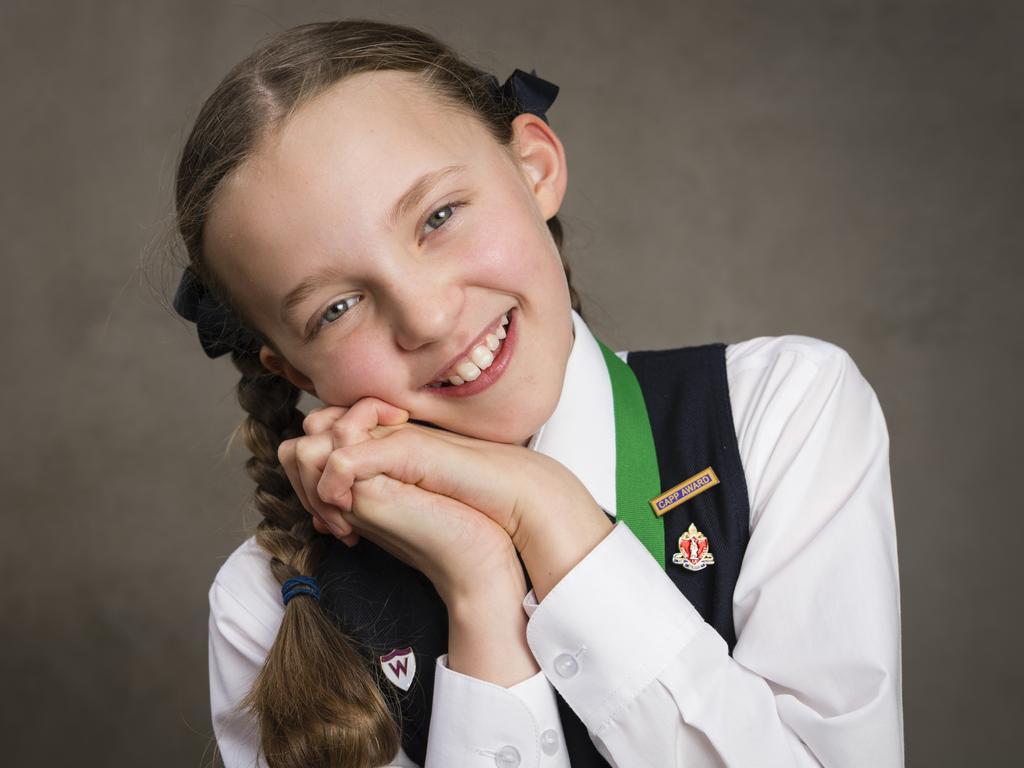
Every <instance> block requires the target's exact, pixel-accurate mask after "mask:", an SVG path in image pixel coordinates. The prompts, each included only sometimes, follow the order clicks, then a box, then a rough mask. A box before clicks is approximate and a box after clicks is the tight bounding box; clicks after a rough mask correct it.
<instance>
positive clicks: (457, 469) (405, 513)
mask: <svg viewBox="0 0 1024 768" xmlns="http://www.w3.org/2000/svg"><path fill="white" fill-rule="evenodd" d="M303 430H304V431H305V433H306V434H305V435H304V436H301V437H297V438H292V439H290V440H285V441H283V442H282V443H281V445H280V447H279V449H278V459H279V460H280V462H281V465H282V466H283V467H284V470H285V473H286V474H287V476H288V479H289V480H290V481H291V484H292V486H293V487H294V488H295V491H296V493H297V494H298V496H299V499H300V500H301V502H302V505H303V506H304V507H305V508H306V510H307V511H308V512H310V513H311V514H312V515H313V525H314V527H315V528H316V530H317V531H319V532H320V533H331V534H333V535H334V536H335V537H337V538H338V539H340V540H342V541H343V542H345V543H346V544H347V545H349V546H353V545H354V544H355V543H356V542H357V541H358V539H359V537H360V536H366V537H367V538H368V539H370V540H371V541H373V542H374V543H375V544H377V545H378V546H380V547H381V548H382V549H384V550H385V551H387V552H389V553H390V554H392V555H394V556H395V557H397V558H399V559H400V560H402V561H404V562H406V563H408V564H409V565H411V566H412V567H414V568H416V569H418V570H420V571H422V572H423V573H424V574H425V575H426V576H427V577H428V578H429V579H430V580H431V582H432V583H433V584H434V587H435V589H437V591H438V594H439V595H440V596H441V597H442V599H444V600H445V602H446V603H447V604H448V605H449V607H451V605H452V602H453V601H455V600H458V599H460V598H468V597H473V596H476V595H482V594H486V593H487V591H488V590H491V589H496V588H499V587H500V588H504V587H509V586H511V587H512V588H513V589H516V590H519V591H520V592H521V594H525V581H524V579H523V575H522V569H521V567H520V566H519V563H518V561H517V558H516V552H517V551H518V553H519V556H520V557H521V558H522V560H523V565H525V567H526V569H527V571H528V572H529V574H530V581H531V583H532V585H533V588H534V592H535V594H536V597H537V599H538V601H539V600H542V599H543V598H544V596H545V595H546V594H547V593H548V592H549V591H550V589H551V588H552V587H553V586H554V585H555V584H556V583H557V582H558V581H559V580H560V579H561V578H562V577H563V576H564V575H565V574H566V573H568V571H569V570H571V569H572V567H573V566H574V565H576V563H578V562H579V561H580V560H582V559H583V557H584V556H585V555H586V554H587V553H588V552H590V550H591V549H593V548H594V547H595V546H596V545H597V544H598V543H599V542H600V540H601V539H602V538H604V536H606V535H607V534H608V532H609V531H610V530H611V528H612V525H611V522H610V521H609V520H608V518H607V517H606V516H605V514H604V512H603V511H602V510H601V508H600V507H599V506H598V504H597V502H595V501H594V499H593V497H592V496H591V495H590V492H589V491H588V490H587V489H586V487H585V486H584V485H583V483H582V482H580V480H579V478H577V477H576V476H575V475H574V474H573V473H572V472H571V471H569V470H568V469H567V468H566V467H564V466H563V465H562V464H560V463H559V462H557V461H555V460H554V459H552V458H550V457H548V456H545V455H543V454H541V453H538V452H536V451H532V450H530V449H528V448H525V447H523V446H520V445H510V444H506V443H495V442H491V441H488V440H480V439H477V438H473V437H468V436H465V435H461V434H458V433H455V432H450V431H447V430H444V429H439V428H436V427H428V426H425V425H422V424H416V423H413V422H410V421H409V413H408V411H405V410H403V409H401V408H398V407H396V406H394V405H391V404H390V403H387V402H385V401H384V400H381V399H379V398H375V397H364V398H362V399H361V400H358V401H357V402H356V403H354V404H353V405H352V406H351V407H349V408H346V407H343V406H325V407H323V408H318V409H314V410H312V411H311V412H310V413H309V414H308V415H307V416H306V418H305V420H304V421H303Z"/></svg>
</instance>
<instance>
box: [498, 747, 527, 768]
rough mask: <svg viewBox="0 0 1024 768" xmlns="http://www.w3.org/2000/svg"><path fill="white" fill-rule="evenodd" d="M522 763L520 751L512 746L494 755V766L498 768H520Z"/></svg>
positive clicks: (503, 748)
mask: <svg viewBox="0 0 1024 768" xmlns="http://www.w3.org/2000/svg"><path fill="white" fill-rule="evenodd" d="M521 762H522V758H521V757H520V756H519V750H518V749H516V748H515V747H513V746H512V745H511V744H508V745H506V746H504V747H502V748H501V749H499V750H498V752H497V754H495V755H494V764H495V765H497V766H498V768H518V766H519V763H521Z"/></svg>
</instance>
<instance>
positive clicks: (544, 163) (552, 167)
mask: <svg viewBox="0 0 1024 768" xmlns="http://www.w3.org/2000/svg"><path fill="white" fill-rule="evenodd" d="M512 132H513V138H512V147H513V151H514V156H515V159H516V160H517V162H518V163H519V168H520V171H521V172H522V174H523V176H524V180H525V181H526V183H527V185H528V186H529V188H530V191H531V192H532V193H533V196H534V199H535V201H536V203H537V209H538V210H539V211H540V213H541V215H542V216H543V217H544V220H545V221H547V220H548V219H550V218H551V217H552V216H554V215H555V214H556V213H558V209H559V208H561V206H562V199H563V198H564V197H565V189H566V186H567V185H568V183H569V169H568V167H567V166H566V163H565V148H564V147H563V146H562V142H561V140H559V138H558V135H557V134H556V133H555V132H554V131H553V130H552V129H551V126H549V125H548V124H547V123H546V122H544V121H543V120H542V119H541V118H540V117H538V116H537V115H534V114H533V113H531V112H524V113H523V114H521V115H516V117H515V119H513V120H512Z"/></svg>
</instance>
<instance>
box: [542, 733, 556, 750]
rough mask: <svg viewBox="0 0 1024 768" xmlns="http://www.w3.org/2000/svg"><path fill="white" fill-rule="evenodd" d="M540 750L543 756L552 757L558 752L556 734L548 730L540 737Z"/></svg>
mask: <svg viewBox="0 0 1024 768" xmlns="http://www.w3.org/2000/svg"><path fill="white" fill-rule="evenodd" d="M540 748H541V749H542V750H543V751H544V754H545V755H553V754H555V752H557V751H558V734H557V733H555V732H554V731H553V730H551V729H548V730H546V731H544V733H542V734H541V735H540Z"/></svg>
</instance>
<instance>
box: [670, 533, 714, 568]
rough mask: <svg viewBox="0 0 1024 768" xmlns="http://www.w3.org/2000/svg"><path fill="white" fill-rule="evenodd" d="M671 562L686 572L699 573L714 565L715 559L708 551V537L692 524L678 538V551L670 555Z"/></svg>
mask: <svg viewBox="0 0 1024 768" xmlns="http://www.w3.org/2000/svg"><path fill="white" fill-rule="evenodd" d="M672 562H673V563H676V564H677V565H681V566H683V568H685V569H686V570H688V571H701V570H703V569H704V568H706V567H707V566H709V565H714V564H715V557H714V555H712V554H711V552H710V551H709V550H708V537H707V536H705V535H704V534H703V533H701V532H700V531H698V530H697V526H696V525H694V524H693V523H690V527H689V528H688V529H687V530H686V532H685V533H683V535H682V536H680V537H679V551H678V552H676V553H675V554H674V555H672Z"/></svg>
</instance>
